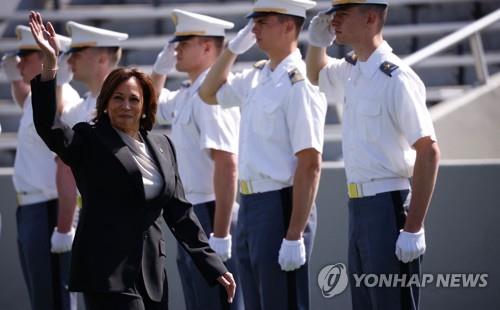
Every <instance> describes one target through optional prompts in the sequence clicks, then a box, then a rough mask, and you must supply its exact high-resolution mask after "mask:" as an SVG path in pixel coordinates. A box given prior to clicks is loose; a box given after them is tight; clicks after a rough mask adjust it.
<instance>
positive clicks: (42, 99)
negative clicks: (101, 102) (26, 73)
mask: <svg viewBox="0 0 500 310" xmlns="http://www.w3.org/2000/svg"><path fill="white" fill-rule="evenodd" d="M31 93H32V99H31V100H32V106H33V121H34V123H35V128H36V131H37V132H38V135H40V137H41V138H42V140H43V141H44V142H45V144H47V146H48V147H49V149H50V150H52V151H53V152H54V153H56V154H57V155H58V156H59V157H60V158H61V159H62V160H63V161H64V162H65V163H66V164H67V165H70V166H71V165H74V164H76V162H77V161H78V159H79V157H80V155H81V152H80V146H81V137H79V135H78V134H76V135H75V132H74V131H73V130H72V129H71V128H69V127H67V126H64V125H63V124H62V123H59V124H56V122H57V120H58V119H56V79H53V80H49V81H43V82H42V81H41V80H40V75H38V76H36V77H35V78H34V79H33V80H32V81H31ZM82 125H83V124H82ZM79 127H84V126H78V125H77V126H75V127H74V128H75V131H80V130H78V128H79Z"/></svg>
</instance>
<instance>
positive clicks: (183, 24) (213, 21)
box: [170, 9, 234, 42]
mask: <svg viewBox="0 0 500 310" xmlns="http://www.w3.org/2000/svg"><path fill="white" fill-rule="evenodd" d="M172 20H173V22H174V24H175V33H174V38H173V39H172V40H171V41H170V42H176V41H182V40H185V39H188V38H190V37H192V36H201V37H224V36H225V29H231V28H233V27H234V24H233V23H231V22H228V21H225V20H222V19H218V18H214V17H210V16H206V15H201V14H196V13H191V12H187V11H183V10H178V9H175V10H173V11H172Z"/></svg>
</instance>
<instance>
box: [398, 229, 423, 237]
mask: <svg viewBox="0 0 500 310" xmlns="http://www.w3.org/2000/svg"><path fill="white" fill-rule="evenodd" d="M400 233H401V234H402V235H405V236H406V237H410V238H417V237H420V236H422V235H423V234H425V230H424V228H423V227H422V228H420V230H419V231H417V232H414V233H412V232H409V231H405V230H403V229H401V231H400Z"/></svg>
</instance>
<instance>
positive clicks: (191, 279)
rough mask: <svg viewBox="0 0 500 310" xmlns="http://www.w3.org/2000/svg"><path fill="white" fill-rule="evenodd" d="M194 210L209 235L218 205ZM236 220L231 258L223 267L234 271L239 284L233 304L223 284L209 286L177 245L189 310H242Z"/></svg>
mask: <svg viewBox="0 0 500 310" xmlns="http://www.w3.org/2000/svg"><path fill="white" fill-rule="evenodd" d="M193 211H194V213H195V214H196V216H197V217H198V219H199V221H200V223H201V226H202V227H203V230H204V231H205V233H206V234H207V236H210V233H212V232H213V223H214V214H215V202H214V201H211V202H207V203H202V204H197V205H194V206H193ZM235 225H236V219H235V218H234V217H233V222H232V223H231V235H233V246H232V251H231V252H232V257H231V259H229V260H227V261H226V262H225V263H224V265H226V268H227V269H228V270H229V272H231V273H232V274H233V276H234V278H235V281H236V285H237V288H236V295H235V298H234V299H233V303H232V304H228V303H227V294H226V290H225V289H224V288H223V287H222V286H221V285H216V286H213V287H210V286H209V285H208V284H207V282H206V281H205V279H204V278H203V277H202V275H201V274H200V272H199V271H198V269H197V268H196V265H195V264H194V263H193V260H192V259H191V257H190V256H189V255H188V254H187V253H186V251H184V249H183V248H182V247H181V246H180V245H178V247H177V268H178V270H179V275H180V278H181V283H182V290H183V292H184V302H185V304H186V310H198V309H204V310H222V309H232V310H243V309H244V307H243V296H242V292H241V284H240V283H239V279H238V273H237V272H236V258H235V257H236V256H237V255H238V253H237V252H236V248H235V247H236V246H235V238H234V228H235Z"/></svg>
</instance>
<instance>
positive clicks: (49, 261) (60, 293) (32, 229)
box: [16, 200, 76, 310]
mask: <svg viewBox="0 0 500 310" xmlns="http://www.w3.org/2000/svg"><path fill="white" fill-rule="evenodd" d="M16 220H17V241H18V249H19V259H20V261H21V267H22V271H23V275H24V280H25V282H26V286H27V287H28V293H29V298H30V303H31V309H32V310H47V309H51V310H52V309H54V310H60V309H65V310H66V309H67V310H69V309H76V293H70V292H69V291H68V289H67V287H68V280H69V269H70V268H69V266H70V259H71V254H70V252H67V253H63V254H53V253H51V252H50V247H51V244H50V237H51V236H52V232H53V231H54V227H55V226H56V224H57V200H50V201H46V202H41V203H36V204H32V205H25V206H20V207H18V208H17V211H16Z"/></svg>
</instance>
